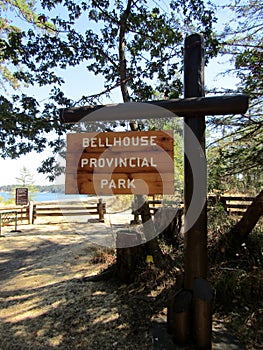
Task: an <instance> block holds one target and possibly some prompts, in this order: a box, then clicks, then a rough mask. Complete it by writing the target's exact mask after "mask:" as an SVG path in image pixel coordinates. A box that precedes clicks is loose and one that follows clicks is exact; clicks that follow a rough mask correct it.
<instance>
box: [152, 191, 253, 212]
mask: <svg viewBox="0 0 263 350" xmlns="http://www.w3.org/2000/svg"><path fill="white" fill-rule="evenodd" d="M253 199H254V197H249V196H216V195H209V196H208V209H212V208H214V207H215V205H221V206H222V208H223V209H224V210H225V211H226V212H227V213H228V214H229V215H237V216H242V215H243V214H244V212H245V211H246V209H247V208H248V206H249V205H250V204H251V202H252V201H253ZM148 203H149V206H150V210H151V213H152V214H155V212H156V211H157V210H158V209H159V208H161V207H163V206H171V207H179V208H183V202H178V201H177V202H172V201H170V202H169V203H165V202H164V201H162V200H159V199H158V200H149V201H148Z"/></svg>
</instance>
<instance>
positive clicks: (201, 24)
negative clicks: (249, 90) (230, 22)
mask: <svg viewBox="0 0 263 350" xmlns="http://www.w3.org/2000/svg"><path fill="white" fill-rule="evenodd" d="M41 6H42V9H41V14H42V13H43V15H42V16H44V18H45V19H46V21H47V22H48V23H52V25H53V27H52V28H51V30H50V31H49V32H48V33H47V32H46V31H41V32H39V31H35V30H33V28H29V29H28V30H21V31H18V32H16V31H13V32H12V33H11V34H10V35H7V36H4V37H3V38H1V40H0V45H1V60H2V61H5V62H7V61H8V62H10V64H13V65H15V66H18V65H19V66H20V67H21V69H19V70H18V71H16V72H15V78H16V79H17V80H18V81H23V82H26V83H27V84H32V85H33V84H36V85H40V86H45V85H48V86H51V87H52V88H53V89H52V90H51V101H50V102H49V103H46V105H45V106H44V110H43V111H42V110H41V108H40V106H39V104H38V102H37V101H36V100H35V99H34V98H32V97H28V96H24V95H22V96H15V97H13V98H12V99H10V98H9V99H8V98H7V97H6V96H2V97H1V104H0V108H1V110H0V115H1V119H2V128H3V134H2V137H1V139H0V142H1V147H2V156H4V157H7V156H11V157H13V158H15V157H18V156H19V155H20V154H25V153H26V152H29V151H31V150H32V149H35V150H37V151H42V150H43V149H44V147H45V146H46V145H48V142H47V138H46V137H45V136H44V135H43V131H45V132H50V131H51V130H56V131H57V133H58V136H59V137H60V136H61V135H62V133H63V131H64V130H63V126H61V125H60V122H59V118H58V113H57V107H59V106H62V105H63V106H64V107H67V106H70V105H75V104H78V105H81V104H84V103H89V104H95V103H97V102H98V101H100V97H101V96H104V95H106V96H107V95H109V94H110V93H111V91H113V90H114V89H116V88H120V89H121V92H122V96H123V101H129V100H133V101H142V100H147V99H150V98H151V96H152V94H153V91H154V90H157V91H159V92H160V93H163V94H164V95H165V96H168V94H169V93H170V92H171V91H173V92H174V94H175V95H176V96H179V95H180V94H181V87H182V84H181V77H180V69H181V66H182V65H181V63H182V62H181V61H182V41H183V37H184V36H185V35H186V33H187V34H189V32H192V31H199V32H202V33H203V34H204V37H205V40H206V49H207V58H209V57H211V56H212V55H214V54H215V52H216V47H217V40H216V39H215V38H214V36H213V32H212V25H213V22H214V20H215V19H214V15H213V12H212V10H211V9H207V8H206V7H205V5H204V2H203V1H202V0H194V1H193V0H188V1H182V0H179V1H172V2H171V4H170V5H165V4H164V3H161V4H160V5H159V4H158V3H156V2H154V1H153V2H152V1H146V0H136V1H135V0H127V1H109V0H108V1H100V0H96V1H87V2H81V3H79V2H74V1H70V0H48V1H46V0H45V1H42V2H41ZM163 6H165V8H164V9H163V8H162V7H163ZM57 8H59V9H60V10H61V8H62V9H63V11H60V13H62V15H61V16H56V17H53V18H52V14H54V12H55V11H57V12H58V10H57ZM83 63H85V65H86V68H87V71H89V72H92V73H94V75H101V76H103V78H104V89H103V91H100V92H98V94H95V95H92V96H84V97H80V99H79V100H78V101H75V102H73V101H71V100H70V99H68V98H66V97H65V96H64V94H63V92H62V89H61V88H60V85H61V84H63V79H62V78H61V77H60V76H58V75H57V74H55V72H56V73H57V72H59V71H60V72H61V71H62V72H63V70H65V69H67V68H68V67H77V66H79V65H80V64H83ZM87 90H88V87H87ZM29 126H30V127H29ZM10 130H13V135H10ZM17 140H18V141H17ZM49 146H51V147H53V148H54V150H55V151H57V150H58V149H59V147H60V142H59V141H57V142H53V143H49ZM43 168H44V170H43V169H42V170H43V171H47V170H48V169H49V168H51V170H53V171H56V169H55V168H54V159H51V160H48V161H47V162H45V163H44V165H43ZM52 176H53V174H52Z"/></svg>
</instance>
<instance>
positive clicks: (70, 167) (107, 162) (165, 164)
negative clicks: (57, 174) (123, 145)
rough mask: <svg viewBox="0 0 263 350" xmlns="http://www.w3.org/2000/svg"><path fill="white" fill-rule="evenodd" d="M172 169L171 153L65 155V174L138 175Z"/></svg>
mask: <svg viewBox="0 0 263 350" xmlns="http://www.w3.org/2000/svg"><path fill="white" fill-rule="evenodd" d="M106 169H107V170H106ZM171 169H173V152H161V151H158V152H140V153H137V152H118V153H116V155H114V157H110V156H108V154H106V153H104V154H101V153H92V154H91V156H90V155H86V154H82V155H80V157H79V158H78V157H76V154H74V153H68V154H67V167H66V172H67V173H69V174H70V173H75V172H76V171H77V172H78V173H93V172H94V171H96V173H103V172H105V170H106V171H107V172H114V173H138V172H140V173H141V172H142V171H143V172H153V173H155V172H161V173H165V172H171Z"/></svg>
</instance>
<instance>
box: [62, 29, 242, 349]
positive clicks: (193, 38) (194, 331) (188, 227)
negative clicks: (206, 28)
mask: <svg viewBox="0 0 263 350" xmlns="http://www.w3.org/2000/svg"><path fill="white" fill-rule="evenodd" d="M184 67H185V68H184V75H185V76H184V85H185V86H184V89H185V98H184V99H175V100H166V101H150V102H145V108H141V109H140V110H139V113H138V116H137V115H136V113H135V111H136V106H137V105H136V103H133V104H132V103H125V104H119V105H118V106H117V107H118V108H117V110H116V105H114V106H111V105H108V106H107V113H105V109H104V108H103V107H105V106H96V107H91V106H85V107H79V108H67V109H64V110H62V111H61V120H62V121H63V122H66V123H76V122H78V121H80V120H81V119H82V118H84V117H86V116H87V115H89V114H90V113H91V116H90V121H99V120H100V121H113V120H134V119H150V118H158V117H164V116H165V112H164V109H166V110H168V111H169V113H168V114H169V116H171V114H170V112H173V113H174V115H173V116H174V117H184V129H185V140H184V145H185V154H186V157H185V171H184V177H185V183H184V202H185V250H184V254H185V259H184V264H185V266H184V267H185V276H184V288H185V290H187V291H190V292H191V293H192V295H193V298H192V305H191V306H190V308H189V310H190V313H189V315H190V316H189V317H190V318H191V320H192V322H190V321H189V322H188V321H187V320H186V319H185V318H182V317H171V319H173V320H176V319H177V320H180V319H181V320H182V319H183V320H184V327H180V326H182V324H181V325H180V324H179V325H174V326H173V327H171V328H173V329H179V328H180V329H182V328H184V329H183V331H182V332H181V334H180V335H179V337H180V342H182V341H187V340H188V339H183V338H185V337H184V336H183V335H184V334H190V335H191V336H192V338H193V339H194V341H195V345H196V348H197V349H203V350H209V349H211V346H212V344H211V334H212V323H211V288H210V286H209V284H208V282H207V281H206V276H207V216H206V169H205V166H204V160H205V159H204V158H205V116H207V115H225V114H242V113H245V112H246V111H247V109H248V96H247V95H241V94H240V95H225V96H220V97H218V96H217V97H204V45H203V38H202V36H201V35H198V34H193V35H190V36H189V37H187V38H186V40H185V57H184ZM142 105H143V104H142ZM151 106H153V107H154V106H158V107H162V109H161V110H158V109H154V108H151ZM111 108H112V109H113V110H114V113H111ZM116 111H117V113H116ZM93 112H95V113H93ZM167 116H168V115H167ZM129 134H130V133H129ZM107 135H108V134H107ZM193 140H195V141H197V143H195V147H193ZM189 156H190V157H189ZM189 158H191V159H194V162H195V167H197V168H198V170H199V173H198V177H199V178H198V181H196V180H197V179H196V174H194V173H193V172H194V169H193V164H191V160H190V159H189ZM84 162H85V161H84ZM195 171H196V169H195ZM196 185H197V186H198V188H199V187H200V190H199V191H197V192H196V191H195V188H196ZM78 186H79V187H80V190H81V188H82V187H81V184H79V185H78ZM196 193H197V195H196ZM193 197H197V198H193ZM193 203H194V204H193ZM193 206H194V209H195V210H193V212H194V213H197V214H196V218H195V220H194V222H192V221H191V219H192V216H193V215H192V216H191V215H190V214H191V211H192V209H193ZM176 305H177V306H178V302H177V301H176ZM179 306H180V305H179ZM173 310H175V309H174V308H173ZM178 310H181V307H178ZM179 322H180V321H179ZM191 324H192V327H191V326H190V325H191ZM185 327H188V328H189V329H185Z"/></svg>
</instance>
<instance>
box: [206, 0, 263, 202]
mask: <svg viewBox="0 0 263 350" xmlns="http://www.w3.org/2000/svg"><path fill="white" fill-rule="evenodd" d="M218 6H219V8H220V7H221V5H218ZM224 7H226V8H229V9H230V10H231V11H232V12H233V19H232V21H231V20H230V21H228V23H227V25H226V27H225V29H224V32H223V33H222V34H221V45H222V47H221V53H222V54H224V55H227V57H229V58H230V59H231V60H232V62H233V63H234V68H233V70H232V73H233V74H235V75H236V77H237V78H239V79H240V83H239V86H238V89H237V92H242V93H247V94H249V96H250V106H249V110H248V112H247V113H246V115H242V116H240V115H238V116H228V117H223V118H221V117H213V118H210V120H209V123H210V126H211V128H212V132H213V133H214V134H217V135H218V137H217V139H216V140H215V141H213V142H212V143H211V144H210V146H209V149H208V165H209V180H210V189H211V190H213V189H218V190H220V191H230V192H231V193H233V192H246V193H250V194H252V195H254V194H256V193H257V192H259V190H260V188H262V184H263V175H262V174H263V172H262V170H263V144H262V139H263V115H262V108H263V99H262V96H263V89H262V87H263V83H262V82H263V69H262V67H263V42H262V32H263V20H262V19H263V7H262V4H261V1H260V0H256V1H254V0H253V1H252V0H245V1H240V0H237V1H235V2H234V4H230V5H226V6H224Z"/></svg>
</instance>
